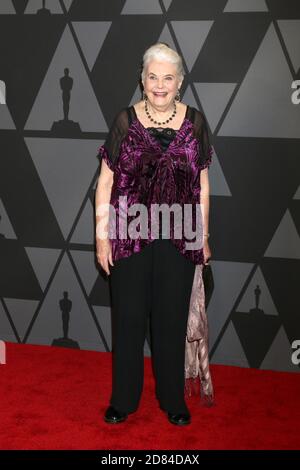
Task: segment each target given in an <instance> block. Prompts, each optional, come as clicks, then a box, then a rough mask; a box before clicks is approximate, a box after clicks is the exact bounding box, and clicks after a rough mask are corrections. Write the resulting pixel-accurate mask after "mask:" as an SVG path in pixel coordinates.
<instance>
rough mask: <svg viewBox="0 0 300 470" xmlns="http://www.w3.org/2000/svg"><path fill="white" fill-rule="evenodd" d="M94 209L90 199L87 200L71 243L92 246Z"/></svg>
mask: <svg viewBox="0 0 300 470" xmlns="http://www.w3.org/2000/svg"><path fill="white" fill-rule="evenodd" d="M94 218H95V216H94V208H93V206H92V203H91V201H90V199H87V201H86V204H85V206H84V209H83V211H82V212H81V215H80V219H79V221H78V224H77V225H76V228H75V230H74V233H73V235H72V238H71V242H72V243H84V244H87V245H94V243H95V234H94Z"/></svg>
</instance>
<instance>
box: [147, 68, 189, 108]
mask: <svg viewBox="0 0 300 470" xmlns="http://www.w3.org/2000/svg"><path fill="white" fill-rule="evenodd" d="M143 85H144V92H145V93H146V95H147V96H148V100H149V102H150V105H151V106H153V107H154V108H156V109H158V110H161V111H164V110H165V109H168V108H169V107H170V105H171V103H173V101H174V98H175V96H176V93H177V90H178V88H180V86H181V82H179V80H178V76H177V69H176V66H175V65H174V64H171V63H170V62H167V61H164V62H158V61H156V60H153V61H151V62H149V64H148V67H147V68H146V71H145V81H144V82H143Z"/></svg>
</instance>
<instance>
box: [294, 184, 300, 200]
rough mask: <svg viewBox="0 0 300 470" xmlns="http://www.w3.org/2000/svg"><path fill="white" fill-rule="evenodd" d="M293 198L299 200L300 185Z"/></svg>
mask: <svg viewBox="0 0 300 470" xmlns="http://www.w3.org/2000/svg"><path fill="white" fill-rule="evenodd" d="M293 199H297V200H299V199H300V186H299V188H298V189H297V191H296V193H295V196H294V197H293Z"/></svg>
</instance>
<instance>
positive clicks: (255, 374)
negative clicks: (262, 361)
mask: <svg viewBox="0 0 300 470" xmlns="http://www.w3.org/2000/svg"><path fill="white" fill-rule="evenodd" d="M111 359H112V355H111V353H99V352H93V351H75V350H70V349H62V348H55V347H48V346H32V345H20V344H13V343H7V357H6V362H7V363H6V364H5V365H0V380H1V382H0V396H1V403H0V409H1V430H0V449H111V450H113V449H122V450H123V449H156V450H157V449H171V450H173V449H174V450H176V449H177V450H180V449H188V450H190V449H191V450H193V449H199V450H201V449H299V448H300V433H299V430H298V424H299V422H300V407H299V397H300V375H299V374H294V373H283V372H273V371H261V370H255V369H244V368H239V367H229V366H220V365H212V366H211V372H212V377H213V381H214V387H215V394H216V404H215V406H214V407H212V408H205V407H203V406H201V405H200V404H199V399H198V397H192V398H190V399H188V400H187V404H188V407H189V409H190V412H191V415H192V423H191V424H190V425H189V426H183V427H179V426H178V427H177V426H174V425H173V424H171V423H169V422H168V420H167V418H166V415H165V414H164V413H163V412H162V411H161V410H160V409H159V406H158V402H157V400H156V398H155V396H154V379H153V376H152V367H151V359H150V358H145V383H144V390H143V396H142V400H141V402H140V407H139V409H138V411H137V412H136V413H134V414H132V415H129V418H128V420H127V421H125V422H124V423H120V424H116V425H111V424H107V423H105V422H104V421H103V413H104V411H105V409H106V407H107V405H108V400H109V396H110V387H111Z"/></svg>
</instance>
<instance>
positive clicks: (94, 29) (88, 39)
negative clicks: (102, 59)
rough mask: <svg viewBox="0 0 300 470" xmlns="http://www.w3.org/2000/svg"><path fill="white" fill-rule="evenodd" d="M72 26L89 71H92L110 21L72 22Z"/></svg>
mask: <svg viewBox="0 0 300 470" xmlns="http://www.w3.org/2000/svg"><path fill="white" fill-rule="evenodd" d="M72 25H73V26H74V29H75V32H76V36H77V39H78V41H79V43H80V46H81V49H82V51H83V54H84V56H85V59H86V61H87V64H88V66H89V69H90V70H92V68H93V67H94V64H95V62H96V59H97V57H98V54H99V51H100V50H101V47H102V45H103V43H104V40H105V38H106V36H107V33H108V31H109V28H110V26H111V21H74V22H73V23H72Z"/></svg>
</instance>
